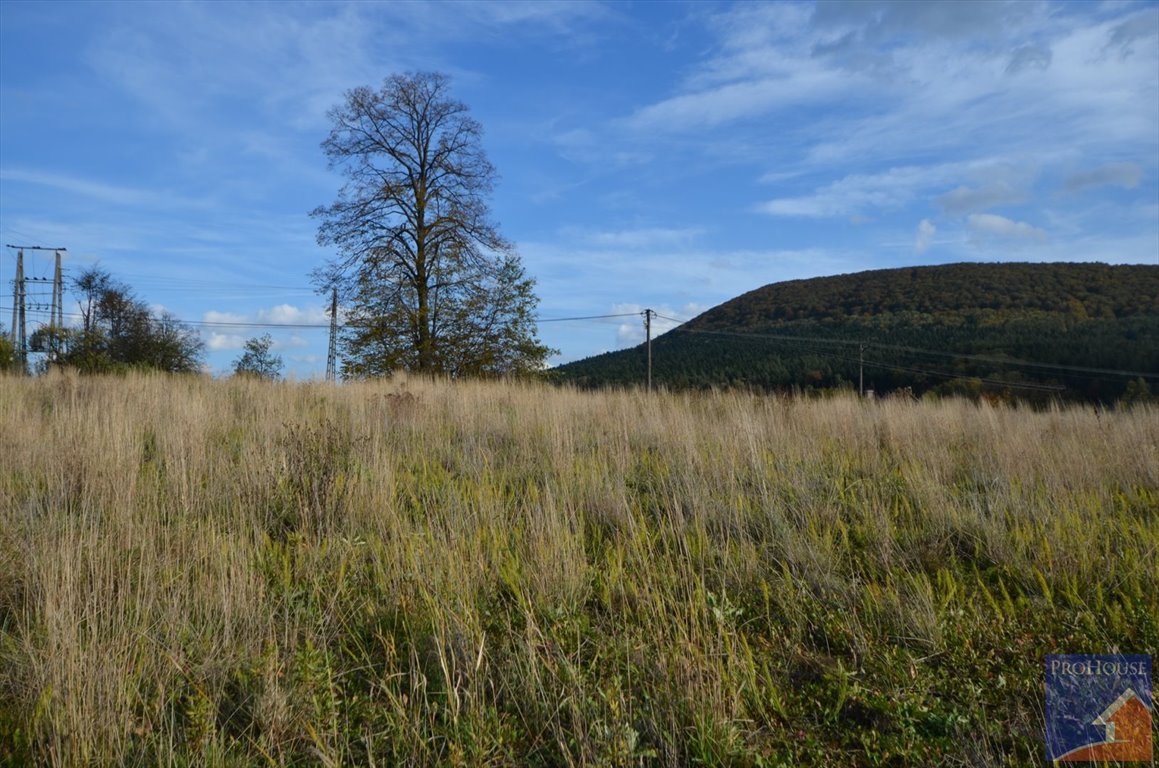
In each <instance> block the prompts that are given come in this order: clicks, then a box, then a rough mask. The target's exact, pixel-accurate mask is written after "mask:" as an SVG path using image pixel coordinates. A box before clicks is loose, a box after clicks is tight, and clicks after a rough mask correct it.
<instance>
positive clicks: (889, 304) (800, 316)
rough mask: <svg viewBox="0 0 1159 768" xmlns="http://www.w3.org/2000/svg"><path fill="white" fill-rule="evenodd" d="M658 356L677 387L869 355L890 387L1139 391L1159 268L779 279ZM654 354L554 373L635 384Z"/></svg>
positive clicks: (1156, 346) (677, 336)
mask: <svg viewBox="0 0 1159 768" xmlns="http://www.w3.org/2000/svg"><path fill="white" fill-rule="evenodd" d="M652 356H653V381H654V382H655V383H656V384H657V385H660V386H666V387H669V388H685V387H695V388H699V387H709V386H741V387H749V388H757V389H789V388H799V389H803V390H816V389H824V388H833V387H856V386H857V383H858V370H859V361H861V360H863V361H864V376H865V387H866V389H874V390H876V391H877V392H879V393H881V392H888V391H891V390H896V389H900V388H904V387H910V388H912V391H913V393H914V394H915V395H920V394H922V393H923V392H925V391H927V390H931V389H933V390H935V391H938V392H955V391H956V392H963V393H966V394H970V395H975V396H977V395H979V394H983V393H987V394H988V395H990V396H998V397H1019V398H1030V399H1036V398H1038V399H1042V398H1049V397H1056V396H1058V397H1063V398H1065V399H1084V400H1091V401H1112V400H1117V399H1119V398H1120V397H1123V396H1124V395H1127V396H1129V397H1137V396H1139V395H1140V393H1141V392H1145V391H1146V390H1147V389H1150V390H1152V391H1159V266H1142V265H1139V266H1109V265H1106V264H1073V263H1064V264H948V265H944V266H933V267H913V268H903V269H883V270H874V271H871V272H860V273H856V274H851V275H838V276H835V277H822V278H814V279H811V280H792V281H789V282H784V283H774V284H772V285H766V286H764V287H763V288H758V289H756V290H754V291H750V292H749V293H746V294H744V295H742V296H738V297H737V298H735V299H732V300H731V301H728V302H725V303H724V304H721V305H720V306H717V307H714V308H713V309H710V310H708V311H707V312H705V313H704V314H702V315H700V316H698V317H696V318H693V319H692V320H691V321H690V322H688V323H686V324H685V325H683V326H681V327H679V328H677V329H676V330H674V331H670V332H668V333H666V334H664V335H663V336H660V337H658V338H656V339H653V342H652ZM645 360H646V358H645V350H644V346H643V345H641V346H639V347H635V348H632V349H626V350H620V351H618V352H609V353H607V354H603V355H598V356H596V357H590V358H587V359H586V360H579V361H576V362H574V363H569V364H567V365H563V366H560V367H559V368H557V369H555V375H556V376H557V377H558V380H560V381H563V382H570V383H574V384H576V385H578V386H582V387H600V386H608V385H613V386H616V385H636V384H640V383H642V382H643V381H644V377H645V370H646V369H645V365H646V362H645ZM1139 374H1143V375H1142V376H1140V375H1139ZM1140 378H1141V379H1142V381H1140Z"/></svg>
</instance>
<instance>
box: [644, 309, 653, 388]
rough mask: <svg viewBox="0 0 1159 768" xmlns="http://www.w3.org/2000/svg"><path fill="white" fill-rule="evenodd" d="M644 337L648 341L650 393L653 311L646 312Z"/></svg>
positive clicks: (649, 384) (649, 382)
mask: <svg viewBox="0 0 1159 768" xmlns="http://www.w3.org/2000/svg"><path fill="white" fill-rule="evenodd" d="M644 337H645V338H646V339H647V340H648V391H649V392H651V391H652V310H650V309H645V310H644Z"/></svg>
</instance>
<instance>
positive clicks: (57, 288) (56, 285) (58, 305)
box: [48, 248, 64, 329]
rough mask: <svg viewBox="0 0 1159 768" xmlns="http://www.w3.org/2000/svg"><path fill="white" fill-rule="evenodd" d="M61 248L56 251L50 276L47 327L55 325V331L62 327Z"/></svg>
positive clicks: (62, 278) (62, 283) (62, 284)
mask: <svg viewBox="0 0 1159 768" xmlns="http://www.w3.org/2000/svg"><path fill="white" fill-rule="evenodd" d="M61 250H63V249H61V248H58V249H57V251H56V272H54V273H53V276H52V310H51V315H50V316H51V319H50V320H49V322H48V324H49V325H55V326H56V327H57V329H61V328H63V327H64V275H63V273H62V272H61V271H60V252H61Z"/></svg>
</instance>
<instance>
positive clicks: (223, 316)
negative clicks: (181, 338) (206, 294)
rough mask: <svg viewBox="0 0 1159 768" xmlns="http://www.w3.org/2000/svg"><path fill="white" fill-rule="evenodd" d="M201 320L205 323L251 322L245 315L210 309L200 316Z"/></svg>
mask: <svg viewBox="0 0 1159 768" xmlns="http://www.w3.org/2000/svg"><path fill="white" fill-rule="evenodd" d="M201 319H202V321H203V322H206V323H222V324H231V325H233V324H236V325H244V324H246V323H249V322H251V321H250V319H249V318H248V317H246V316H245V315H239V314H236V313H234V312H218V311H217V310H214V309H211V310H209V311H208V312H206V313H205V314H204V315H202V316H201Z"/></svg>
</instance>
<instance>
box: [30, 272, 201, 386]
mask: <svg viewBox="0 0 1159 768" xmlns="http://www.w3.org/2000/svg"><path fill="white" fill-rule="evenodd" d="M71 287H72V289H73V292H74V295H75V297H76V299H77V303H78V304H79V306H80V315H81V323H80V325H79V326H76V327H72V326H65V327H60V326H55V325H46V326H42V327H40V328H38V329H37V330H36V331H34V332H33V333H32V335H31V336H30V337H29V343H28V346H29V351H30V352H38V353H41V354H43V358H42V360H41V362H40V363H39V365H40V368H41V369H48V368H52V367H62V368H72V369H74V370H77V371H80V372H81V373H112V372H123V371H128V370H134V369H137V370H155V371H165V372H169V373H194V372H197V371H199V370H201V367H202V362H203V359H204V354H205V344H204V342H202V340H201V337H200V335H199V334H198V333H197V331H196V330H194V329H191V328H189V327H187V326H185V325H183V324H181V323H180V322H179V321H178V320H177V319H176V318H175V317H173V315H172V314H170V313H169V312H167V311H164V310H162V311H159V312H155V311H153V310H152V309H151V308H150V307H149V305H148V304H147V303H145V301H143V300H142V299H140V298H139V297H137V296H136V294H134V293H133V290H132V289H131V288H130V287H129V286H128V285H126V284H124V283H122V282H120V281H118V280H117V279H115V278H114V277H113V276H112V275H111V274H110V273H109V272H107V271H106V270H104V269H101V268H99V267H92V268H90V269H87V270H85V271H84V272H83V273H81V275H80V276H79V277H77V278H76V279H74V280H72V281H71Z"/></svg>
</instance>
